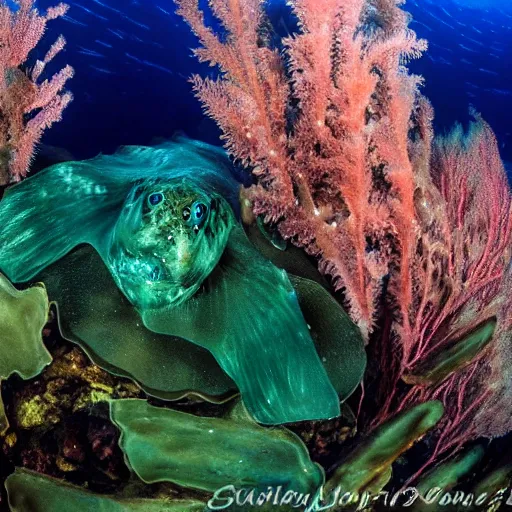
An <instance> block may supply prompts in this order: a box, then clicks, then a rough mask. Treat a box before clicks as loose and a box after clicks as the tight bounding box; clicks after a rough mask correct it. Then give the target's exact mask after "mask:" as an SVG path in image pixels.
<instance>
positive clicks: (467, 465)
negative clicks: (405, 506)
mask: <svg viewBox="0 0 512 512" xmlns="http://www.w3.org/2000/svg"><path fill="white" fill-rule="evenodd" d="M483 456H484V449H483V447H482V446H475V447H473V448H471V449H469V450H466V451H465V452H464V453H460V454H458V455H456V456H455V457H452V458H450V459H449V460H447V461H445V462H443V463H442V464H439V465H438V466H436V467H435V468H433V469H432V470H430V471H429V472H428V473H426V474H425V475H424V476H422V477H421V478H420V480H419V482H418V484H417V485H416V488H417V489H418V491H419V493H420V495H421V496H423V497H426V496H427V493H428V491H429V490H431V489H434V488H435V487H439V488H441V489H442V490H443V491H449V490H450V489H452V488H453V487H455V486H456V485H457V483H458V482H459V481H460V479H461V478H463V477H464V476H466V475H467V474H469V473H470V472H471V471H472V470H473V469H474V467H475V466H476V465H477V464H478V463H479V462H480V461H481V460H482V457H483ZM436 506H437V502H436V503H435V504H433V505H430V506H429V505H427V504H426V503H420V502H418V504H417V505H416V508H415V510H423V509H425V510H429V509H431V507H436Z"/></svg>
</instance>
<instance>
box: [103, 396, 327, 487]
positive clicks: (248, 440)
mask: <svg viewBox="0 0 512 512" xmlns="http://www.w3.org/2000/svg"><path fill="white" fill-rule="evenodd" d="M239 414H240V413H239V412H236V413H235V414H234V416H232V418H233V417H234V418H238V419H228V418H226V419H224V418H205V417H199V416H194V415H191V414H187V413H184V412H179V411H174V410H172V409H166V408H160V407H154V406H151V405H149V404H148V403H147V402H146V401H145V400H136V399H127V400H113V401H112V402H111V403H110V415H111V419H112V421H113V422H114V423H115V424H116V425H117V426H118V427H119V428H120V429H121V438H120V441H119V444H120V446H121V449H122V450H123V452H124V453H125V456H126V460H127V462H128V463H129V465H130V466H131V468H132V469H133V470H134V472H135V473H136V474H137V475H138V476H139V477H140V478H141V480H143V481H144V482H146V483H153V482H161V481H169V482H173V483H175V484H178V485H181V486H183V487H188V488H193V489H200V490H204V491H210V492H213V491H215V490H217V489H220V488H222V487H224V486H226V485H234V486H235V488H241V487H257V488H267V486H278V485H282V486H283V488H285V487H289V488H291V489H293V490H296V491H301V492H304V491H305V492H314V491H315V490H316V489H317V488H318V487H319V486H320V485H321V483H322V482H323V471H322V470H321V468H320V467H319V466H318V465H316V464H314V463H313V462H311V460H310V459H309V455H308V452H307V450H306V447H305V446H304V445H303V443H302V441H301V440H300V439H299V438H298V437H297V436H296V435H295V434H293V433H292V432H290V431H289V430H287V429H285V428H283V427H278V428H265V427H261V426H259V425H257V424H255V423H254V422H252V423H249V422H248V421H247V418H244V417H243V414H242V417H240V415H239Z"/></svg>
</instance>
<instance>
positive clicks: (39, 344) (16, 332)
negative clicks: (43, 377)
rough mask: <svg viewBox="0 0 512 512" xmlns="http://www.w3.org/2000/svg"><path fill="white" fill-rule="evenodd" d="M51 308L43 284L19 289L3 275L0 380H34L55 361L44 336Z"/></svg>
mask: <svg viewBox="0 0 512 512" xmlns="http://www.w3.org/2000/svg"><path fill="white" fill-rule="evenodd" d="M48 308H49V305H48V296H47V294H46V290H45V288H44V286H43V285H36V286H33V287H32V288H29V289H27V290H23V291H19V290H16V288H14V286H12V284H11V283H10V282H9V281H8V280H7V279H6V278H5V277H4V276H3V275H1V274H0V347H1V351H0V379H7V378H8V377H9V376H10V375H12V374H13V373H17V374H18V375H19V376H20V377H21V378H22V379H31V378H33V377H35V376H36V375H38V374H39V373H41V371H42V370H43V368H44V367H45V366H46V365H48V364H50V363H51V361H52V357H51V356H50V353H49V352H48V350H47V349H46V347H45V346H44V344H43V340H42V335H41V333H42V330H43V327H44V326H45V325H46V322H47V321H48Z"/></svg>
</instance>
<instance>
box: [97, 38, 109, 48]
mask: <svg viewBox="0 0 512 512" xmlns="http://www.w3.org/2000/svg"><path fill="white" fill-rule="evenodd" d="M94 42H95V43H98V44H100V45H101V46H104V47H105V48H113V46H112V45H111V44H108V43H105V42H104V41H100V40H99V39H96V40H95V41H94Z"/></svg>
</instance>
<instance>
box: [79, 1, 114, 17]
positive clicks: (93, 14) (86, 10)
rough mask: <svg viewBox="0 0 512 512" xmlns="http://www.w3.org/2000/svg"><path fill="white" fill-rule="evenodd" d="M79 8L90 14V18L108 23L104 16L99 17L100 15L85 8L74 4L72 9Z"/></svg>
mask: <svg viewBox="0 0 512 512" xmlns="http://www.w3.org/2000/svg"><path fill="white" fill-rule="evenodd" d="M75 6H76V7H80V9H82V10H84V11H85V12H86V13H88V14H90V15H91V16H94V17H96V18H98V19H100V20H102V21H108V18H105V16H101V14H98V13H97V12H94V11H91V9H88V8H87V7H85V6H83V5H81V4H77V3H74V4H73V7H75Z"/></svg>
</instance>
